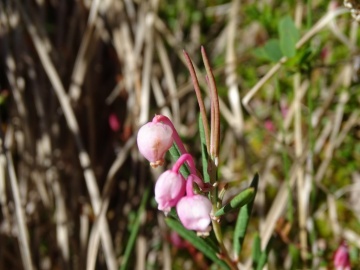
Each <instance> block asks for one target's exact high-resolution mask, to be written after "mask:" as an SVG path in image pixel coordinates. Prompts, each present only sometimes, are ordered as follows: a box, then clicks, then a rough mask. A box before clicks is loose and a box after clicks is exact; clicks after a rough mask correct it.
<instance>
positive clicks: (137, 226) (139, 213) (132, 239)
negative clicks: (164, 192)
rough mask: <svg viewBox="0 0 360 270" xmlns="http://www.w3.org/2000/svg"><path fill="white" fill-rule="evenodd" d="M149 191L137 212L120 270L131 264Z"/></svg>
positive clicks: (144, 195)
mask: <svg viewBox="0 0 360 270" xmlns="http://www.w3.org/2000/svg"><path fill="white" fill-rule="evenodd" d="M149 190H150V188H147V189H146V190H145V192H144V194H143V197H142V200H141V203H140V206H139V210H138V211H137V215H136V219H135V221H134V224H133V226H132V229H131V232H130V236H129V240H128V241H127V244H126V248H125V252H124V256H123V259H122V263H121V266H120V270H124V269H126V268H127V264H128V262H129V259H130V256H131V251H132V250H133V248H134V245H135V241H136V237H137V234H138V232H139V229H140V221H141V216H142V214H143V213H144V211H145V206H146V202H147V200H148V198H149Z"/></svg>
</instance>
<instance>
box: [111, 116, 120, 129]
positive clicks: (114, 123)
mask: <svg viewBox="0 0 360 270" xmlns="http://www.w3.org/2000/svg"><path fill="white" fill-rule="evenodd" d="M109 126H110V128H111V130H112V131H114V132H117V131H119V129H120V121H119V118H118V117H117V115H116V114H114V113H112V114H110V115H109Z"/></svg>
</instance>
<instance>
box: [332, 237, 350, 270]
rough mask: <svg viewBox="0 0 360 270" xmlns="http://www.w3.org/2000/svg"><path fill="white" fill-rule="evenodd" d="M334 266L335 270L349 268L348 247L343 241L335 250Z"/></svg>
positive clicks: (347, 269) (346, 269)
mask: <svg viewBox="0 0 360 270" xmlns="http://www.w3.org/2000/svg"><path fill="white" fill-rule="evenodd" d="M334 267H335V269H336V270H351V266H350V257H349V248H348V246H347V244H346V243H344V242H342V243H341V244H340V246H339V247H338V248H337V250H336V251H335V254H334Z"/></svg>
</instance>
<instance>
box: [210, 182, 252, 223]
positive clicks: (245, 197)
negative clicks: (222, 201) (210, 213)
mask: <svg viewBox="0 0 360 270" xmlns="http://www.w3.org/2000/svg"><path fill="white" fill-rule="evenodd" d="M254 197H255V189H254V188H253V187H250V188H247V189H245V190H243V191H242V192H240V193H239V194H238V195H236V196H235V197H234V198H233V199H232V200H231V201H230V202H229V203H228V204H227V205H225V206H223V207H221V208H220V209H219V210H218V211H217V212H216V213H215V217H219V216H222V215H224V214H226V213H229V212H230V211H232V210H235V209H239V208H240V207H242V206H244V205H245V204H247V203H249V202H250V201H252V200H253V199H254Z"/></svg>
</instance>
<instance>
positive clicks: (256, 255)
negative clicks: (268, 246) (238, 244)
mask: <svg viewBox="0 0 360 270" xmlns="http://www.w3.org/2000/svg"><path fill="white" fill-rule="evenodd" d="M260 257H261V239H260V236H259V234H256V235H255V237H254V243H253V247H252V259H253V269H256V266H257V265H258V264H259V259H260Z"/></svg>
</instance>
